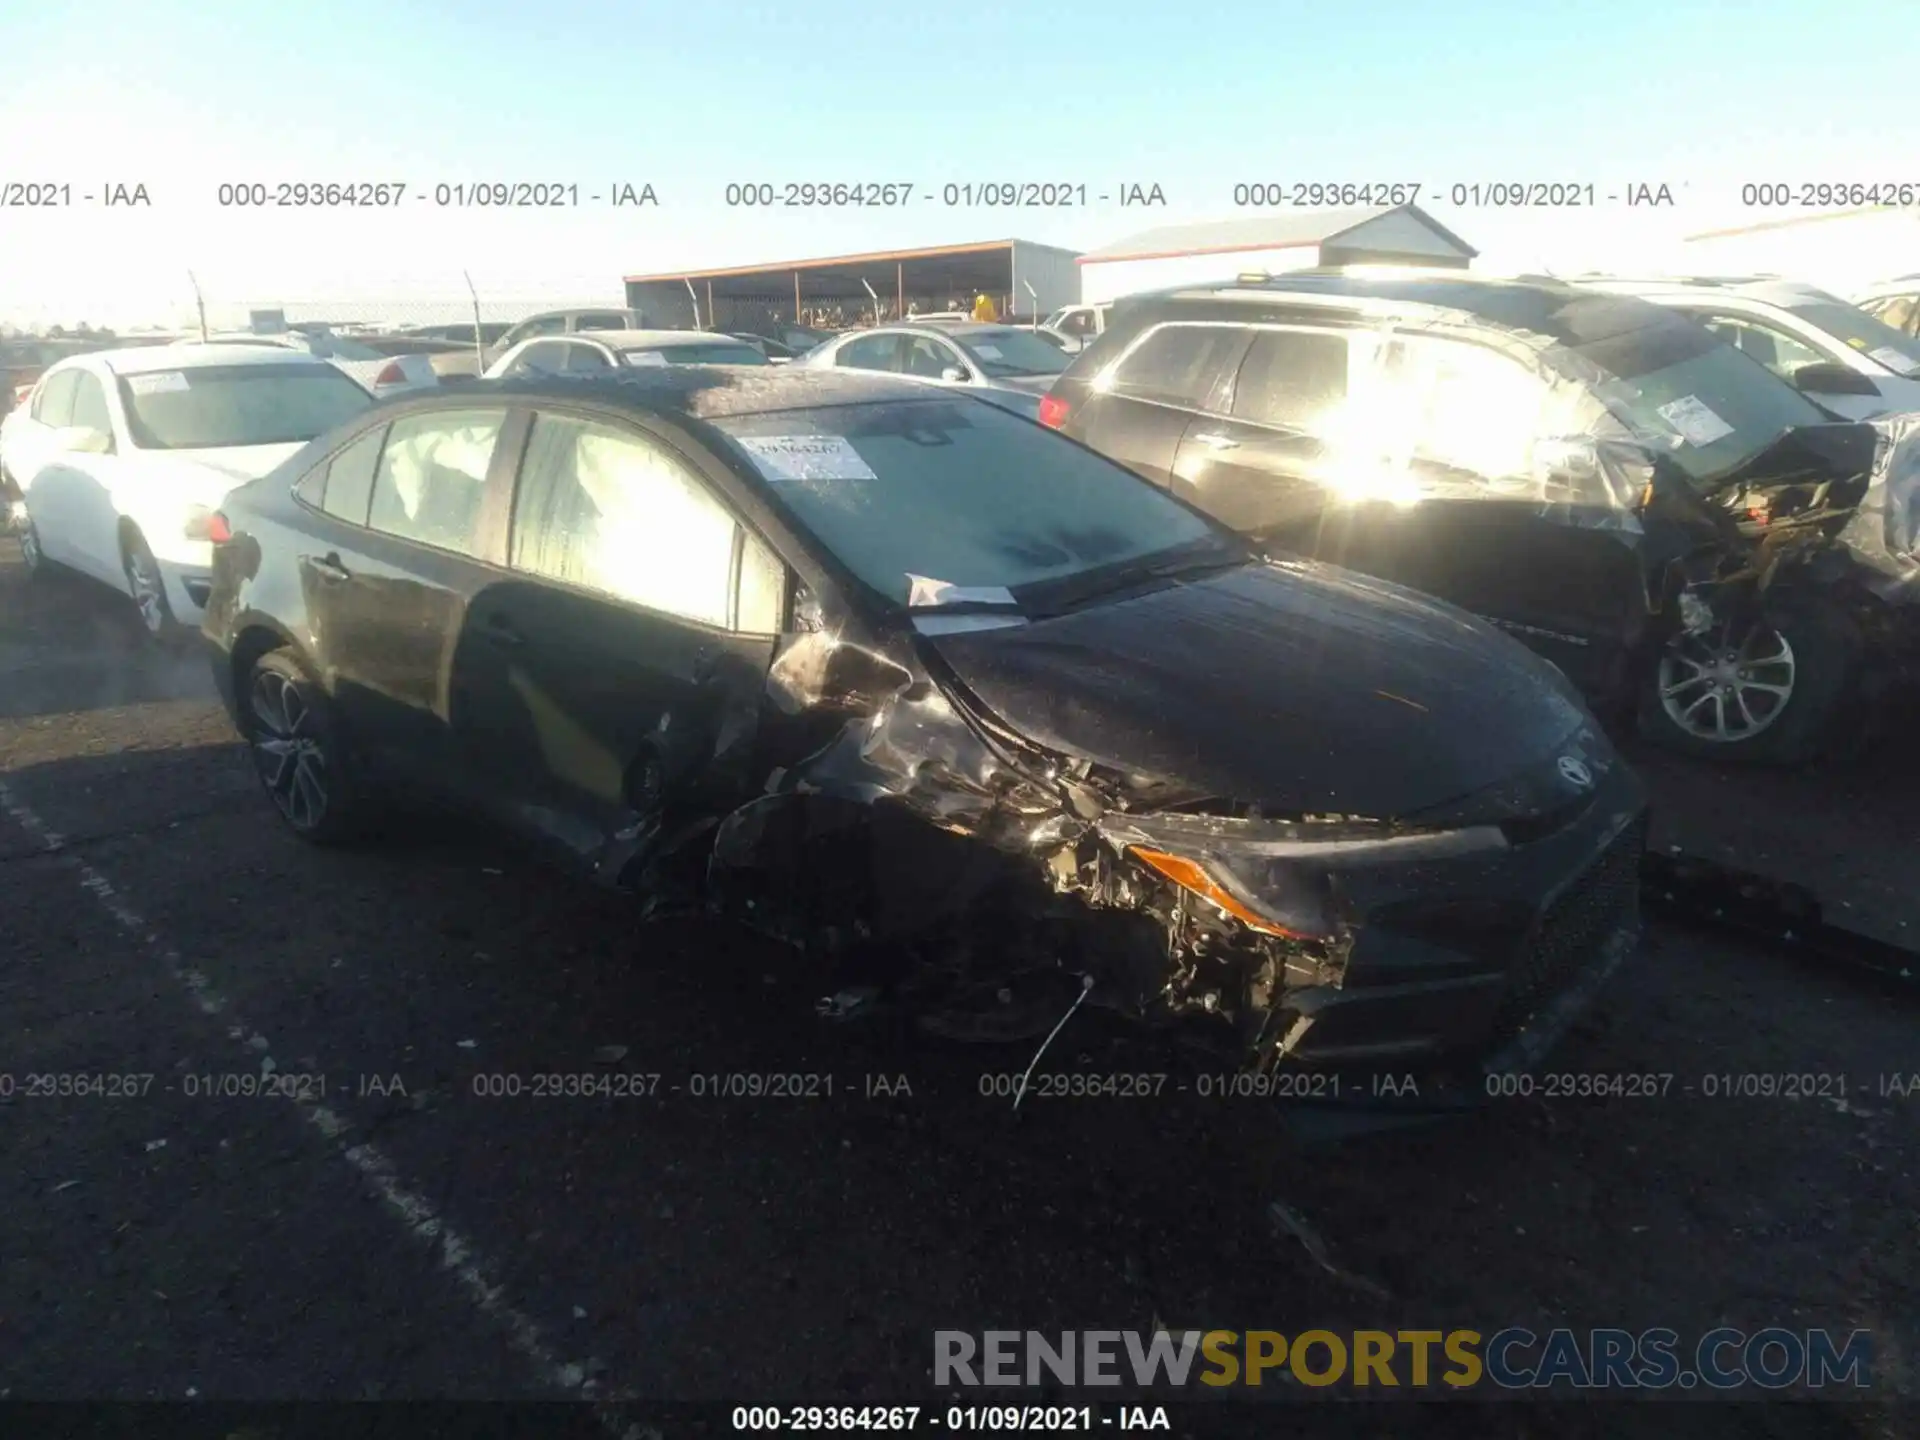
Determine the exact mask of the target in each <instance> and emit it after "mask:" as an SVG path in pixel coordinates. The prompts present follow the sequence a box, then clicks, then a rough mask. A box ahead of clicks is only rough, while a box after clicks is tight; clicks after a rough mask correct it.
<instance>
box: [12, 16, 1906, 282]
mask: <svg viewBox="0 0 1920 1440" xmlns="http://www.w3.org/2000/svg"><path fill="white" fill-rule="evenodd" d="M3 14H4V18H0V74H4V76H5V80H4V83H0V134H5V135H7V136H9V137H11V138H10V143H9V145H8V147H7V149H8V152H9V158H8V159H7V160H5V161H0V178H6V179H15V180H20V179H43V180H44V179H52V180H61V179H72V180H74V181H76V182H77V181H94V180H100V179H108V178H118V179H122V180H127V181H134V180H140V181H144V182H145V183H146V184H147V185H148V187H149V190H150V192H151V193H152V195H153V197H154V204H153V207H152V208H151V209H150V210H145V211H129V212H121V213H117V214H112V215H104V214H99V213H85V214H82V213H80V212H78V211H75V212H68V213H65V214H61V213H58V212H27V213H26V214H24V215H23V214H21V213H20V212H8V211H0V227H3V229H0V245H3V246H4V249H5V250H7V251H11V252H12V253H13V255H14V257H15V261H16V263H15V264H9V265H8V266H7V267H6V270H5V271H0V313H5V312H6V310H7V308H8V306H9V304H12V305H13V306H15V307H16V308H17V307H18V305H19V304H21V303H24V302H23V301H22V298H21V297H20V296H19V295H18V294H16V293H14V292H15V291H16V288H17V287H18V286H19V285H20V284H21V276H20V270H19V268H18V264H17V262H18V261H19V260H20V259H22V258H24V259H25V261H26V262H27V264H26V268H28V269H30V270H31V271H32V272H33V273H34V274H35V277H36V285H35V289H36V292H37V295H38V299H37V300H36V301H35V303H43V304H64V303H66V301H67V300H68V299H69V298H71V297H73V296H75V295H76V294H77V295H80V296H82V297H84V296H87V295H89V294H92V293H94V292H95V291H96V290H98V287H100V286H102V285H106V286H108V288H109V289H110V290H112V291H113V293H114V294H115V295H118V293H119V290H120V289H125V290H128V291H129V293H131V291H132V290H134V289H137V288H138V287H139V286H143V285H150V284H152V283H154V278H153V277H156V276H160V275H163V274H164V275H167V276H173V275H175V274H176V272H177V270H178V269H179V268H180V265H181V264H182V262H184V261H191V262H192V263H193V264H194V265H195V266H196V267H197V269H198V271H200V272H205V273H204V274H202V279H203V280H207V279H208V277H213V278H212V281H211V282H210V283H212V284H214V285H216V286H217V287H219V288H221V289H222V290H223V291H225V292H226V293H230V294H232V293H238V292H239V291H242V290H245V291H247V292H248V293H250V294H251V293H253V292H255V291H256V290H259V289H261V288H263V287H274V286H277V285H280V284H281V283H282V280H281V277H282V276H284V275H285V274H286V272H287V271H288V270H289V269H290V268H298V269H299V270H300V271H301V273H302V274H303V275H306V276H309V277H310V278H311V279H312V283H314V284H315V285H318V286H320V287H321V288H323V289H325V288H337V287H342V286H345V287H349V288H351V287H353V286H356V285H370V286H373V287H375V288H379V289H383V290H387V291H404V292H410V293H411V292H421V293H424V292H425V291H426V290H429V289H435V288H436V287H437V288H438V289H439V290H445V291H451V290H454V289H457V288H458V287H459V285H460V283H461V282H460V281H459V279H458V275H459V271H460V270H461V269H462V268H463V267H464V268H468V269H472V270H474V271H475V272H476V280H477V281H482V280H483V281H484V282H485V283H486V284H487V285H488V286H490V287H492V288H495V289H499V288H502V287H505V288H512V289H515V290H516V291H525V290H528V289H529V287H532V288H534V289H577V288H579V287H581V286H589V287H595V288H597V289H604V288H605V287H606V285H607V284H609V283H610V282H611V281H612V280H614V279H617V276H618V275H619V274H620V273H622V272H625V271H634V270H650V269H655V268H661V269H672V268H684V267H691V266H696V265H705V264H716V265H717V264H730V263H751V262H754V261H758V260H762V259H766V260H773V259H781V258H791V257H794V256H802V255H812V254H830V253H836V252H839V251H844V250H848V249H879V248H887V247H890V246H893V245H912V244H932V243H940V242H943V241H948V240H954V241H958V240H967V239H981V238H991V237H999V236H1003V235H1005V234H1008V233H1015V234H1019V235H1022V236H1025V237H1027V238H1031V239H1035V240H1042V241H1050V242H1053V243H1059V244H1066V245H1070V246H1073V247H1074V248H1091V247H1093V246H1096V245H1099V244H1102V243H1105V242H1107V241H1110V240H1113V239H1116V238H1118V237H1120V236H1122V235H1124V234H1127V233H1128V232H1130V231H1132V230H1136V229H1141V228H1145V227H1146V226H1147V225H1150V224H1154V223H1166V222H1170V221H1180V220H1189V219H1207V218H1214V217H1225V216H1230V215H1233V214H1235V213H1236V212H1235V210H1234V208H1233V205H1232V203H1231V195H1232V186H1233V184H1234V183H1235V182H1236V181H1240V180H1280V181H1294V180H1303V179H1304V180H1335V181H1344V180H1355V181H1363V180H1378V179H1394V180H1409V181H1416V182H1421V183H1424V184H1428V185H1432V184H1441V183H1450V182H1454V181H1461V182H1471V181H1486V180H1492V181H1498V180H1573V181H1582V182H1584V181H1588V180H1592V181H1595V182H1596V183H1598V184H1600V185H1602V186H1605V185H1608V184H1618V183H1622V182H1632V181H1641V180H1644V181H1647V182H1661V181H1665V182H1667V183H1669V184H1671V185H1673V186H1674V188H1675V192H1676V194H1677V195H1678V196H1679V197H1680V199H1681V202H1682V208H1681V210H1680V211H1679V212H1678V213H1675V214H1666V215H1654V214H1649V213H1648V212H1638V213H1635V214H1632V215H1622V214H1599V215H1595V214H1591V213H1590V214H1587V215H1577V214H1576V215H1571V216H1569V215H1566V214H1557V215H1552V216H1540V215H1532V216H1514V215H1511V214H1500V213H1494V212H1487V211H1479V212H1472V213H1467V212H1461V211H1457V210H1453V209H1451V208H1450V207H1449V206H1448V205H1446V204H1445V203H1442V202H1436V203H1432V204H1430V206H1429V208H1431V209H1432V210H1433V212H1434V213H1435V214H1436V215H1437V216H1439V217H1440V218H1441V219H1442V220H1444V221H1446V222H1447V223H1450V224H1453V225H1454V226H1455V227H1456V228H1457V229H1459V230H1461V231H1462V232H1463V233H1465V234H1466V235H1467V237H1468V238H1469V239H1470V240H1472V241H1474V242H1475V243H1476V244H1478V245H1480V247H1481V248H1482V249H1483V250H1487V251H1489V253H1492V252H1494V251H1497V250H1499V249H1500V248H1501V247H1502V246H1507V247H1510V248H1515V249H1516V250H1518V251H1524V252H1527V253H1529V254H1530V253H1532V252H1533V251H1535V250H1538V249H1541V248H1543V247H1544V248H1545V249H1546V250H1549V251H1550V250H1552V249H1553V248H1554V247H1555V246H1556V245H1562V244H1576V243H1593V241H1594V237H1595V235H1605V236H1607V237H1611V238H1612V239H1617V240H1624V241H1631V240H1633V239H1634V238H1635V237H1636V236H1638V237H1641V238H1644V237H1648V236H1653V235H1656V234H1665V233H1667V232H1668V231H1671V230H1673V229H1675V228H1678V229H1681V230H1686V229H1697V228H1705V227H1707V226H1711V225H1717V224H1723V223H1730V222H1731V223H1738V221H1739V220H1740V219H1741V218H1742V217H1741V215H1740V213H1739V211H1738V195H1739V187H1740V184H1741V183H1742V182H1743V181H1748V180H1768V179H1782V180H1789V181H1793V180H1802V179H1822V178H1831V179H1834V180H1841V181H1847V180H1873V179H1897V180H1901V181H1920V118H1917V117H1920V109H1916V107H1914V106H1913V104H1912V102H1911V100H1910V98H1909V97H1910V96H1911V95H1912V93H1913V89H1914V78H1913V77H1914V50H1913V45H1912V43H1911V41H1912V36H1913V32H1912V28H1911V24H1910V23H1909V24H1905V25H1902V24H1897V23H1896V22H1898V21H1902V20H1905V21H1908V22H1910V21H1911V20H1912V18H1913V11H1912V7H1911V6H1910V5H1906V4H1901V3H1898V0H1824V3H1823V4H1821V5H1819V6H1817V7H1816V6H1812V5H1809V4H1806V3H1804V0H1801V3H1794V4H1789V3H1784V0H1748V3H1744V4H1737V5H1735V4H1698V3H1696V4H1674V3H1656V0H1614V3H1611V4H1608V5H1604V6H1596V5H1590V4H1571V3H1557V0H1535V3H1532V4H1526V5H1520V4H1515V3H1512V0H1507V3H1481V0H1459V3H1455V4H1453V5H1449V6H1438V5H1433V4H1431V3H1419V0H1373V3H1359V4H1348V5H1344V6H1342V5H1327V4H1317V5H1305V4H1298V3H1289V0H1266V3H1248V4H1242V3H1230V4H1223V5H1217V6H1212V7H1194V6H1180V5H1174V4H1168V3H1165V0H1159V3H1151V4H1144V3H1131V0H1109V3H1104V4H1097V5H1096V4H1053V5H1043V4H1034V3H1029V4H1023V5H1017V6H1016V5H1012V4H1004V3H998V0H974V3H971V4H968V5H965V6H952V7H930V6H925V5H903V4H899V3H886V4H882V3H866V4H861V3H851V0H820V3H813V4H806V5H794V6H783V7H768V6H740V5H727V4H707V5H699V4H673V5H661V4H654V3H624V4H616V3H557V4H551V5H546V6H539V5H529V4H526V3H524V0H522V3H516V4H507V3H502V0H468V3H461V4H452V3H427V0H414V3H407V0H385V3H380V4H344V3H329V4H326V5H320V4H294V3H288V0H279V3H277V4H262V3H249V4H239V3H232V0H191V3H185V0H101V3H92V4H89V3H84V0H81V3H74V4H68V5H65V6H53V5H28V4H26V3H24V0H8V3H6V4H5V6H4V12H3ZM908 178H911V179H913V180H915V181H916V182H919V183H923V184H931V185H934V186H936V187H937V186H938V185H940V184H941V183H943V182H945V181H948V180H953V181H967V180H999V179H1006V180H1060V181H1068V182H1075V183H1078V182H1082V181H1084V182H1086V183H1088V184H1089V185H1090V186H1093V185H1098V186H1101V187H1102V188H1110V187H1111V186H1113V185H1116V184H1119V183H1122V182H1129V181H1137V182H1139V183H1142V184H1154V183H1157V184H1159V185H1161V186H1162V188H1163V190H1164V192H1165V193H1166V195H1167V198H1168V201H1169V207H1168V210H1167V211H1166V212H1164V213H1151V212H1150V213H1142V212H1138V211H1119V210H1116V209H1113V208H1111V207H1100V206H1094V207H1092V208H1090V209H1086V210H1068V211H1051V212H1044V213H1036V212H1021V213H1017V214H1012V215H1009V214H1008V213H1007V212H1004V211H982V210H975V211H966V210H958V211H954V210H945V209H943V208H941V207H938V206H926V205H918V206H915V207H912V208H910V209H905V210H897V211H881V212H839V213H822V212H804V213H795V212H782V213H778V214H775V215H771V216H769V215H767V214H764V213H760V214H749V213H743V212H739V211H729V210H728V209H727V208H726V207H725V206H724V204H723V203H722V196H723V189H724V186H725V184H726V183H727V182H728V181H730V180H770V181H776V182H779V181H785V180H808V179H815V180H825V181H842V180H845V181H854V180H891V179H908ZM281 179H286V180H299V179H314V180H322V181H344V180H358V179H403V180H406V181H407V182H408V183H409V184H411V185H413V186H414V187H416V189H417V188H419V187H422V186H425V187H431V186H432V185H433V184H434V183H436V182H440V181H446V182H454V181H460V180H465V179H484V180H495V179H498V180H539V179H549V180H563V181H579V182H581V183H582V184H583V186H584V185H587V184H593V185H595V186H596V188H597V187H598V186H599V185H600V184H602V183H604V182H608V181H613V180H619V179H630V180H633V181H636V182H638V181H642V180H645V181H650V182H652V183H653V184H654V185H655V187H656V190H657V193H658V194H659V195H660V198H661V202H662V203H661V206H660V208H659V209H658V210H648V211H638V212H636V211H627V212H624V213H618V214H615V213H611V212H604V211H565V212H544V213H537V214H533V215H503V214H500V213H498V212H489V213H479V212H441V213H437V214H423V213H422V212H420V211H418V210H404V211H402V212H398V213H394V214H381V213H374V214H366V213H352V214H341V215H335V216H331V217H327V216H322V217H315V216H314V215H312V214H311V213H301V214H275V215H260V214H257V213H256V214H251V215H244V216H242V215H237V214H235V213H234V212H231V211H222V210H221V209H220V208H219V207H218V206H217V205H216V204H215V195H216V187H217V186H218V184H219V183H220V182H221V181H223V180H265V181H273V180H281ZM1683 187H1684V188H1683ZM89 188H92V187H91V186H89ZM1432 198H1433V197H1431V196H1429V197H1427V199H1429V200H1431V199H1432ZM1423 203H1425V202H1424V201H1423ZM108 275H113V276H117V277H119V278H118V279H114V280H108V279H106V278H104V277H106V276H108ZM167 283H168V284H170V285H174V286H175V288H177V281H175V280H169V281H168V282H167ZM116 286H117V287H119V288H118V289H115V288H114V287H116ZM90 287H91V288H90ZM99 293H101V294H105V293H107V291H105V290H99Z"/></svg>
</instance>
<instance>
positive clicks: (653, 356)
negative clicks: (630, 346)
mask: <svg viewBox="0 0 1920 1440" xmlns="http://www.w3.org/2000/svg"><path fill="white" fill-rule="evenodd" d="M627 363H628V364H629V365H664V364H666V363H667V357H666V356H664V355H662V354H661V353H660V352H659V351H658V350H629V351H628V352H627Z"/></svg>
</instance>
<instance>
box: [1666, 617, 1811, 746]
mask: <svg viewBox="0 0 1920 1440" xmlns="http://www.w3.org/2000/svg"><path fill="white" fill-rule="evenodd" d="M1796 673H1797V665H1796V663H1795V660H1794V654H1793V646H1792V645H1790V644H1788V643H1787V637H1786V636H1784V635H1782V634H1781V633H1780V632H1779V631H1778V630H1775V629H1774V628H1773V627H1772V626H1771V625H1768V624H1766V623H1765V622H1763V621H1755V622H1753V623H1752V624H1751V625H1749V626H1747V627H1745V628H1744V629H1743V630H1741V631H1739V632H1738V633H1736V632H1735V631H1734V630H1733V627H1732V622H1730V621H1723V622H1721V623H1720V624H1719V625H1718V626H1716V627H1713V628H1712V629H1709V630H1706V631H1704V632H1702V633H1700V634H1698V635H1676V636H1675V637H1674V638H1673V639H1672V640H1671V641H1670V642H1668V645H1667V648H1666V650H1665V651H1664V652H1663V653H1662V654H1661V656H1660V666H1659V674H1658V677H1657V679H1656V682H1655V683H1656V684H1657V685H1658V686H1659V691H1660V705H1661V708H1662V709H1664V710H1665V711H1666V714H1667V718H1668V719H1669V720H1671V721H1672V722H1673V723H1674V724H1675V725H1676V726H1678V727H1679V728H1680V729H1681V730H1683V731H1685V732H1686V733H1687V734H1688V735H1691V736H1693V737H1695V738H1696V739H1699V740H1708V741H1712V742H1714V743H1716V744H1722V745H1727V744H1734V743H1737V742H1739V741H1742V740H1749V739H1752V738H1753V737H1754V736H1756V735H1758V734H1760V733H1761V732H1762V731H1763V730H1766V729H1767V728H1768V727H1769V726H1771V725H1772V724H1773V723H1774V722H1775V721H1776V720H1778V719H1779V718H1780V717H1781V715H1783V714H1785V713H1786V710H1787V707H1788V705H1789V704H1791V703H1792V700H1793V687H1794V678H1795V675H1796Z"/></svg>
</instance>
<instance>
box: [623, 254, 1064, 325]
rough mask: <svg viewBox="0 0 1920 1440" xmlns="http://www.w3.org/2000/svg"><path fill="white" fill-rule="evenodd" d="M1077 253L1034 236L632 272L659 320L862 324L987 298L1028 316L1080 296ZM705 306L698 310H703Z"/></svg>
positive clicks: (633, 294)
mask: <svg viewBox="0 0 1920 1440" xmlns="http://www.w3.org/2000/svg"><path fill="white" fill-rule="evenodd" d="M1079 258H1080V257H1079V253H1078V252H1077V251H1073V250H1062V249H1059V248H1058V247H1056V246H1052V245H1036V244H1034V243H1033V242H1032V241H1029V240H987V241H982V242H980V243H978V244H974V245H941V246H934V247H931V248H927V249H920V250H876V251H873V252H871V253H869V254H863V255H837V256H833V257H830V258H828V259H823V260H789V261H784V262H782V263H780V264H777V265H741V266H735V267H732V268H729V269H723V270H687V271H683V272H678V273H675V274H671V275H629V276H628V277H627V282H626V283H627V304H628V306H629V307H630V308H632V309H636V310H642V311H645V312H646V314H647V317H648V319H649V320H650V321H651V322H652V323H654V324H656V325H665V326H674V327H685V326H695V327H704V328H707V329H718V330H731V329H741V328H749V327H755V326H758V325H761V324H765V323H767V322H777V321H791V322H792V323H794V324H799V325H823V326H827V327H833V326H838V325H858V324H862V323H871V322H873V321H874V320H876V319H879V320H882V321H885V320H892V319H897V318H898V317H899V316H901V315H903V314H905V313H906V310H907V308H908V307H909V306H914V307H916V308H917V309H918V310H920V311H921V312H922V313H926V312H928V311H934V310H948V309H955V308H958V309H971V308H972V305H973V299H974V297H975V296H976V295H981V294H985V295H989V296H991V297H992V298H993V302H994V304H995V305H996V306H998V307H999V310H1000V313H1001V314H1002V315H1010V314H1019V315H1022V316H1025V315H1031V314H1034V313H1036V312H1037V313H1038V314H1039V315H1040V316H1041V317H1042V318H1044V317H1045V316H1046V315H1047V313H1048V312H1050V311H1052V310H1056V309H1058V308H1059V307H1060V306H1062V305H1071V304H1073V303H1074V302H1075V301H1077V300H1078V299H1079V298H1080V288H1079V287H1080V276H1079V272H1078V271H1077V270H1076V269H1075V266H1074V261H1076V260H1077V259H1079ZM696 311H697V313H696Z"/></svg>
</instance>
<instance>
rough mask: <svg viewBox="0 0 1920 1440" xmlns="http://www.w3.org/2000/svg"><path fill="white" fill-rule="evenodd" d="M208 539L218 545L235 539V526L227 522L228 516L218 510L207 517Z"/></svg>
mask: <svg viewBox="0 0 1920 1440" xmlns="http://www.w3.org/2000/svg"><path fill="white" fill-rule="evenodd" d="M207 539H209V540H211V541H212V542H213V543H214V544H216V545H224V544H226V543H227V542H228V541H229V540H231V539H233V527H232V526H231V525H229V524H227V517H226V516H224V515H222V514H220V513H219V512H218V511H215V512H214V513H213V514H212V515H210V516H208V517H207Z"/></svg>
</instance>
